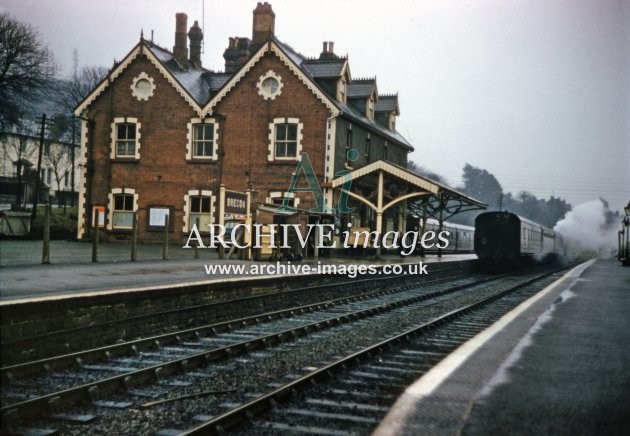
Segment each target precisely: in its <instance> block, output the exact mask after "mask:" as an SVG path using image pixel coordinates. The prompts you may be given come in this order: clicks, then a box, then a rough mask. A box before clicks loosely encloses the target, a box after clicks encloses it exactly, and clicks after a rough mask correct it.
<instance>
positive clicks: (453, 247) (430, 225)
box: [426, 218, 475, 253]
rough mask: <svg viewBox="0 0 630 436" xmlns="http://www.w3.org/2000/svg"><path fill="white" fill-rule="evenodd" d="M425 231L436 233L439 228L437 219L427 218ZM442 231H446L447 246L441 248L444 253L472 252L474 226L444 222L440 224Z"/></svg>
mask: <svg viewBox="0 0 630 436" xmlns="http://www.w3.org/2000/svg"><path fill="white" fill-rule="evenodd" d="M426 229H427V231H432V232H435V234H436V235H437V234H438V233H439V229H440V223H439V221H438V220H436V219H433V218H429V219H427V228H426ZM442 231H447V232H448V235H445V236H446V239H447V240H448V247H446V248H445V249H444V250H442V251H443V252H445V253H451V252H452V253H472V252H473V240H474V234H475V228H474V227H471V226H465V225H462V224H455V223H450V222H445V223H443V224H442Z"/></svg>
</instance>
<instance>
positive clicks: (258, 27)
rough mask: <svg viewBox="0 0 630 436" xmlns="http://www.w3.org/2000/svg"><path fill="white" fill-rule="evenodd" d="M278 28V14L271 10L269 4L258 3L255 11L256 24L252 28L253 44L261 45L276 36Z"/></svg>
mask: <svg viewBox="0 0 630 436" xmlns="http://www.w3.org/2000/svg"><path fill="white" fill-rule="evenodd" d="M275 26H276V14H274V12H273V10H272V9H271V5H270V4H269V3H267V2H265V3H260V2H259V3H258V5H257V6H256V9H254V23H253V26H252V42H253V43H254V44H255V45H260V44H263V43H265V42H267V40H268V39H269V38H271V37H272V36H273V34H274V31H275Z"/></svg>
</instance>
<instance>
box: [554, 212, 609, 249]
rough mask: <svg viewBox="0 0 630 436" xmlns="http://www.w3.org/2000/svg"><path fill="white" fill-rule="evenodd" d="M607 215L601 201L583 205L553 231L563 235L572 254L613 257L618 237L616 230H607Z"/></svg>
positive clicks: (567, 216) (568, 214)
mask: <svg viewBox="0 0 630 436" xmlns="http://www.w3.org/2000/svg"><path fill="white" fill-rule="evenodd" d="M605 213H606V208H605V206H604V203H603V202H602V201H601V200H593V201H589V202H588V203H582V204H580V205H578V206H576V207H574V208H573V210H571V211H570V212H568V213H567V215H566V216H565V217H564V219H563V220H561V221H559V222H558V223H557V224H556V225H555V227H554V228H553V229H554V230H555V231H556V232H558V233H560V234H561V235H562V237H563V238H564V243H565V245H566V248H567V250H568V251H569V252H570V253H573V254H586V253H589V254H594V255H597V256H598V257H611V256H612V255H613V253H614V252H615V250H616V249H617V239H616V238H617V236H616V232H615V230H614V229H610V228H607V226H606V217H605Z"/></svg>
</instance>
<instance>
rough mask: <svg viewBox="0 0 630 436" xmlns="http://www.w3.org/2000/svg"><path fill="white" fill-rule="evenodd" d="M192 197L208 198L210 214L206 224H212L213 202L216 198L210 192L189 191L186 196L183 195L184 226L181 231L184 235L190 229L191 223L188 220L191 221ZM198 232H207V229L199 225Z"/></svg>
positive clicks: (201, 190)
mask: <svg viewBox="0 0 630 436" xmlns="http://www.w3.org/2000/svg"><path fill="white" fill-rule="evenodd" d="M192 197H209V198H210V213H209V214H206V215H209V218H210V219H209V222H207V223H206V224H214V215H215V201H216V198H215V197H214V196H213V195H212V191H209V190H205V189H191V190H189V191H188V193H187V194H186V195H184V225H183V226H182V231H183V232H184V233H188V232H190V230H191V229H192V223H191V222H190V220H191V219H192V215H193V212H192V211H191V210H190V208H191V206H192ZM199 227H200V228H199V231H200V232H201V231H209V229H208V228H207V227H205V226H204V225H203V223H201V225H200V226H199Z"/></svg>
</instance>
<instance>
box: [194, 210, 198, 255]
mask: <svg viewBox="0 0 630 436" xmlns="http://www.w3.org/2000/svg"><path fill="white" fill-rule="evenodd" d="M195 225H196V226H197V230H199V217H197V218H195ZM193 253H194V255H195V259H199V244H196V245H195V246H194V247H193Z"/></svg>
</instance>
